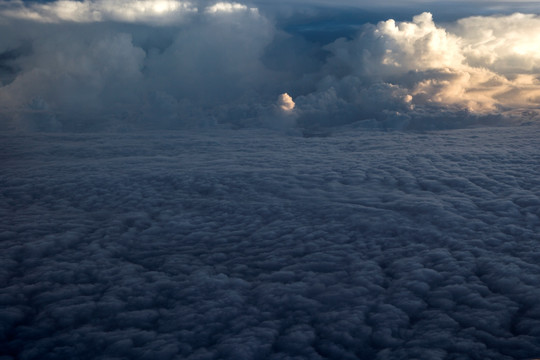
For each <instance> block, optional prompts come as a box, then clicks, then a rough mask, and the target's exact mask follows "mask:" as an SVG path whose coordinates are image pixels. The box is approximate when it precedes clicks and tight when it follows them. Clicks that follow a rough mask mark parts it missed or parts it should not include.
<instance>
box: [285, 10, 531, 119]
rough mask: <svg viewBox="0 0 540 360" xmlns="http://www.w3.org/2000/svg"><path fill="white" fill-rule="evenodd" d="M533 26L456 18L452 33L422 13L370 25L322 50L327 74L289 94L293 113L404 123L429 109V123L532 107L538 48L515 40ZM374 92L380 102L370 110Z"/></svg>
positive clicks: (526, 19) (512, 19)
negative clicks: (397, 117) (297, 94)
mask: <svg viewBox="0 0 540 360" xmlns="http://www.w3.org/2000/svg"><path fill="white" fill-rule="evenodd" d="M538 24H540V22H539V20H538V18H537V17H536V16H534V15H523V14H514V15H510V16H497V17H473V18H466V19H462V20H460V21H459V22H458V23H457V24H456V25H455V27H454V28H452V29H451V30H452V31H454V33H452V32H451V30H450V29H445V28H442V27H440V26H437V25H436V24H435V23H434V21H433V18H432V16H431V14H429V13H423V14H421V15H418V16H415V17H414V18H413V20H412V22H396V21H394V20H387V21H382V22H379V23H378V24H377V25H368V26H366V27H365V28H364V30H363V31H362V32H360V33H359V35H358V36H357V37H355V38H354V39H352V40H346V39H338V40H336V41H335V42H334V43H332V44H330V45H328V46H327V47H326V49H327V50H328V51H330V52H331V53H332V57H331V58H330V60H329V62H328V64H327V69H326V71H327V73H328V75H327V77H326V78H324V79H323V81H322V82H320V83H319V88H320V90H319V91H317V92H314V93H312V94H310V95H307V96H303V97H302V99H295V101H296V102H297V104H298V105H299V106H298V110H299V112H302V110H303V108H302V106H303V107H304V110H305V111H306V114H308V116H313V112H314V111H315V112H317V111H321V112H322V114H321V115H320V117H326V118H328V117H332V120H330V122H331V121H334V119H335V118H342V117H344V116H345V117H349V118H350V120H352V118H356V120H363V119H367V118H369V117H370V116H373V117H376V118H379V119H386V120H388V114H390V115H392V114H397V113H399V114H404V116H403V119H405V121H406V123H403V125H404V126H409V123H410V122H409V120H410V119H411V118H413V119H414V118H419V117H422V116H423V113H425V112H427V111H428V110H427V109H430V110H429V111H431V112H435V113H433V114H432V115H431V116H432V117H433V118H434V120H435V121H436V120H437V118H439V117H440V116H439V115H442V117H446V116H447V114H446V111H447V110H450V111H451V112H454V113H455V112H459V111H465V112H466V113H468V114H471V115H472V116H474V117H479V116H480V117H485V116H493V115H496V114H501V113H504V112H505V111H507V110H510V109H514V110H515V109H521V110H523V111H526V110H534V109H537V108H538V107H539V105H540V82H539V80H538V78H537V76H536V75H535V70H536V69H537V67H538V65H537V50H536V47H535V46H534V44H533V43H532V42H529V41H528V40H524V41H514V39H516V38H522V37H524V38H526V37H525V32H526V31H529V29H531V28H533V29H534V28H535V26H536V27H538ZM503 28H504V29H507V30H508V32H507V33H505V34H503V30H502V29H503ZM532 41H534V39H533V40H532ZM381 89H386V90H382V91H383V92H384V94H380V93H379V92H380V91H381ZM373 97H377V98H382V99H384V98H386V99H384V100H382V101H378V103H379V104H378V105H375V106H376V108H375V109H373V110H370V109H372V108H373V106H374V102H373ZM375 103H377V101H376V102H375ZM301 104H304V105H301ZM322 104H324V105H322ZM332 108H334V109H335V110H332ZM328 111H330V112H328ZM336 111H337V112H336ZM344 112H350V114H345V113H344ZM392 116H393V115H392Z"/></svg>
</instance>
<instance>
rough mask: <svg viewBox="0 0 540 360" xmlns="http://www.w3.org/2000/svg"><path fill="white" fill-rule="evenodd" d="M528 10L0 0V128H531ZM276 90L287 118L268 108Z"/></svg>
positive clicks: (535, 90) (531, 23) (539, 25)
mask: <svg viewBox="0 0 540 360" xmlns="http://www.w3.org/2000/svg"><path fill="white" fill-rule="evenodd" d="M538 11H539V8H538V5H537V3H536V2H532V1H531V2H527V1H523V2H503V1H467V2H458V1H451V2H444V3H441V2H435V1H415V2H403V1H402V2H396V1H382V2H378V3H373V2H363V1H337V2H328V1H307V0H306V1H272V2H270V1H253V2H246V3H241V2H212V1H192V2H189V1H181V0H159V1H158V0H156V1H150V0H148V1H145V0H138V1H136V0H122V1H107V0H86V1H69V0H62V1H47V2H27V1H25V2H23V1H19V0H11V1H6V0H2V1H1V2H0V30H1V32H2V34H3V36H2V38H1V39H0V129H2V130H6V131H7V130H9V131H11V130H16V131H56V132H58V131H63V132H70V131H86V132H92V131H129V130H145V129H179V128H186V127H189V128H192V127H199V128H200V127H203V128H204V127H212V126H229V127H234V128H239V127H246V126H248V127H264V128H274V129H276V128H279V129H282V128H317V127H335V126H341V125H343V124H350V123H355V122H361V121H364V122H366V121H368V122H370V123H374V122H373V121H375V123H374V124H376V126H377V127H378V128H385V129H438V128H459V127H463V126H470V125H475V124H485V123H489V124H506V123H515V122H523V121H530V120H531V119H536V118H537V116H538V115H537V109H538V105H539V99H540V87H539V80H538V78H537V73H538V68H539V63H540V50H538V47H537V46H536V44H537V43H538V41H539V39H538V36H539V35H537V34H540V31H539V30H537V29H540V17H538V15H536V14H537V13H538ZM284 94H287V96H288V97H290V99H291V101H292V102H293V103H294V104H295V105H294V107H293V108H288V109H283V107H282V106H280V101H281V99H282V96H284ZM366 123H367V122H366Z"/></svg>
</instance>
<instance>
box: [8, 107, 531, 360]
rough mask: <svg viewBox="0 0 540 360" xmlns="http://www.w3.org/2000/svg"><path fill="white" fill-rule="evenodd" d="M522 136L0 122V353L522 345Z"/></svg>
mask: <svg viewBox="0 0 540 360" xmlns="http://www.w3.org/2000/svg"><path fill="white" fill-rule="evenodd" d="M295 111H296V110H295ZM539 139H540V128H539V126H537V125H530V126H514V127H506V128H475V129H464V130H463V129H462V130H454V131H438V132H431V133H415V132H390V133H386V132H385V133H383V132H369V131H363V130H351V129H343V130H342V131H336V132H335V133H334V135H333V136H332V137H328V138H309V139H307V138H302V137H293V136H283V135H282V134H279V133H276V132H268V131H262V130H259V129H242V130H223V129H220V130H216V129H209V130H205V131H201V130H195V129H194V130H183V131H157V132H143V133H127V134H107V133H102V134H19V135H17V136H13V134H0V159H1V161H2V177H0V185H1V186H0V188H1V189H2V190H1V191H0V203H1V204H2V206H1V207H0V216H1V217H2V221H1V222H0V250H1V251H0V257H1V260H2V266H1V267H0V303H1V304H2V306H1V307H0V341H1V342H2V351H3V354H4V356H6V355H7V356H10V357H11V358H28V359H39V358H51V359H65V358H78V359H90V358H160V359H175V358H184V359H200V358H220V359H249V358H269V359H283V358H292V357H300V358H327V359H336V358H351V359H356V358H369V359H396V358H406V359H412V358H418V359H444V358H467V359H485V358H491V359H529V358H535V357H538V354H540V344H539V342H538V336H540V333H539V329H540V307H539V305H538V298H539V297H540V289H539V287H538V283H539V282H540V265H539V264H538V261H537V260H538V258H539V255H540V254H539V248H538V241H540V232H539V231H538V230H539V224H540V218H539V214H540V196H539V193H538V186H539V179H540V177H539V176H538V175H539V174H538V146H539V145H540V144H539ZM36 164H39V166H36Z"/></svg>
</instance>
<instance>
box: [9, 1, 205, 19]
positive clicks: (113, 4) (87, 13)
mask: <svg viewBox="0 0 540 360" xmlns="http://www.w3.org/2000/svg"><path fill="white" fill-rule="evenodd" d="M1 5H2V8H3V11H2V15H4V16H6V17H12V18H18V19H26V20H32V21H40V22H46V23H58V22H63V21H70V22H82V23H88V22H100V21H122V22H149V23H170V22H173V21H178V20H179V19H181V18H182V17H183V16H185V14H186V13H190V12H195V11H197V8H196V7H195V6H194V5H193V4H192V3H190V2H189V1H180V0H155V1H154V0H118V1H110V0H85V1H73V0H59V1H56V2H52V3H44V4H39V3H33V4H31V5H26V4H25V3H23V2H22V1H14V2H2V3H1Z"/></svg>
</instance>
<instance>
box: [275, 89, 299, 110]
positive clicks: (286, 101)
mask: <svg viewBox="0 0 540 360" xmlns="http://www.w3.org/2000/svg"><path fill="white" fill-rule="evenodd" d="M278 106H279V108H280V109H281V110H283V111H285V112H289V111H292V110H293V109H294V106H295V103H294V101H293V99H292V97H291V96H290V95H289V94H287V93H283V94H281V95H279V98H278Z"/></svg>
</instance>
